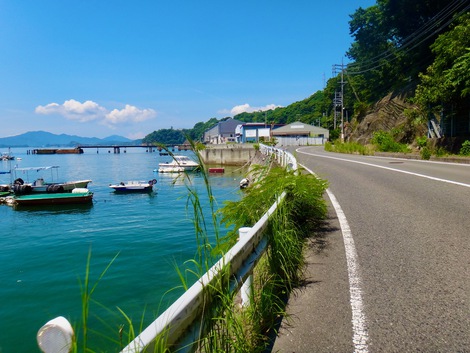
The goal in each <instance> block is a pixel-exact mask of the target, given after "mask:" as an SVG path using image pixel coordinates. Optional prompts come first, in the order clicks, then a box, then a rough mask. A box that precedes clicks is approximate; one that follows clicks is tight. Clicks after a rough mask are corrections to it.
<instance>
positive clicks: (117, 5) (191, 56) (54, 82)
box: [0, 0, 375, 138]
mask: <svg viewBox="0 0 470 353" xmlns="http://www.w3.org/2000/svg"><path fill="white" fill-rule="evenodd" d="M374 3H375V0H374V1H373V0H357V1H353V0H330V1H318V0H308V1H307V0H297V1H278V0H269V1H268V0H237V1H214V0H212V1H209V0H199V1H190V0H171V1H170V0H167V1H160V0H141V1H139V0H137V1H129V0H127V1H124V0H114V1H97V0H95V1H91V0H75V1H72V0H54V1H53V0H41V1H38V0H0V137H6V136H13V135H18V134H22V133H24V132H27V131H36V130H44V131H48V132H52V133H55V134H61V133H66V134H72V135H80V136H86V137H92V136H95V137H107V136H110V135H121V136H125V137H128V138H141V137H143V136H145V135H146V134H148V133H151V132H152V131H154V130H158V129H163V128H170V127H173V128H191V127H193V126H194V124H195V123H197V122H199V121H204V122H205V121H207V120H208V119H210V118H213V117H215V118H218V119H220V118H223V117H226V116H233V115H234V114H237V113H239V112H242V111H253V110H264V109H269V108H273V107H276V106H286V105H289V104H291V103H293V102H296V101H299V100H302V99H305V98H307V97H309V96H310V95H311V94H313V93H314V92H316V91H318V90H321V89H322V88H323V85H324V81H325V80H328V79H329V78H331V76H332V73H331V71H332V65H333V64H340V63H341V60H342V59H343V58H344V60H346V58H345V56H344V55H345V52H346V51H347V50H348V48H349V46H350V43H351V40H352V39H351V37H350V36H349V25H348V21H349V15H350V14H352V13H354V11H355V10H356V9H357V8H358V7H363V8H367V7H369V6H371V5H373V4H374ZM345 62H346V61H345Z"/></svg>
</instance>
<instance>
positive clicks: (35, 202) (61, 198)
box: [11, 188, 93, 206]
mask: <svg viewBox="0 0 470 353" xmlns="http://www.w3.org/2000/svg"><path fill="white" fill-rule="evenodd" d="M92 200H93V193H92V192H90V191H89V190H88V189H84V188H75V189H73V190H72V192H62V193H57V194H30V195H16V196H13V197H12V198H11V204H12V205H14V206H43V205H72V204H75V205H76V204H88V203H91V202H92Z"/></svg>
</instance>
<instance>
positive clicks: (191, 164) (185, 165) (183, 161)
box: [155, 155, 199, 173]
mask: <svg viewBox="0 0 470 353" xmlns="http://www.w3.org/2000/svg"><path fill="white" fill-rule="evenodd" d="M197 169H199V163H197V162H195V161H193V160H192V159H191V158H189V157H188V156H177V155H175V156H173V160H172V161H171V162H166V163H165V162H164V163H159V164H158V172H159V173H181V172H191V171H195V170H197ZM155 171H157V170H155Z"/></svg>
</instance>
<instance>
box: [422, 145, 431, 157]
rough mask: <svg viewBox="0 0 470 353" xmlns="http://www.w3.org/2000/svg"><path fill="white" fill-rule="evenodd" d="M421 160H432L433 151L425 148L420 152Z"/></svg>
mask: <svg viewBox="0 0 470 353" xmlns="http://www.w3.org/2000/svg"><path fill="white" fill-rule="evenodd" d="M420 155H421V159H425V160H430V159H431V150H430V149H429V148H427V147H423V148H422V149H421V151H420Z"/></svg>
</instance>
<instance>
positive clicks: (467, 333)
mask: <svg viewBox="0 0 470 353" xmlns="http://www.w3.org/2000/svg"><path fill="white" fill-rule="evenodd" d="M295 155H296V157H297V161H298V162H299V163H301V164H302V165H304V166H306V167H307V168H309V169H311V170H312V171H313V172H315V173H316V174H317V175H318V176H319V177H321V178H323V179H326V180H327V181H328V182H329V192H330V193H331V194H332V197H334V198H335V199H336V201H337V203H330V212H329V219H328V221H327V222H326V224H325V227H324V228H323V229H320V230H319V232H318V234H316V236H315V237H314V238H313V239H312V241H311V243H310V247H309V251H308V254H307V260H308V264H309V265H308V269H307V283H306V285H305V287H303V288H300V289H299V290H297V291H296V292H295V293H294V295H292V296H291V298H290V299H289V306H288V313H289V315H288V317H286V318H285V319H284V320H283V324H282V327H281V331H280V335H279V337H278V338H277V340H276V342H275V344H274V347H273V350H272V351H273V352H296V353H301V352H470V207H469V206H470V166H469V165H462V164H450V163H436V162H425V161H414V160H403V159H391V158H383V157H366V156H353V155H343V154H333V153H327V152H324V151H323V148H322V147H303V148H299V149H297V151H296V152H295ZM325 197H326V198H327V200H328V202H330V198H329V197H328V196H327V195H326V196H325ZM334 206H336V209H335V208H334ZM338 208H339V213H338ZM341 211H342V213H341ZM338 216H339V217H338ZM348 227H349V228H348Z"/></svg>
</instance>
